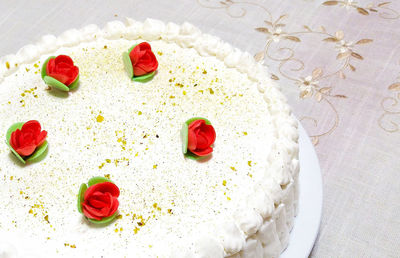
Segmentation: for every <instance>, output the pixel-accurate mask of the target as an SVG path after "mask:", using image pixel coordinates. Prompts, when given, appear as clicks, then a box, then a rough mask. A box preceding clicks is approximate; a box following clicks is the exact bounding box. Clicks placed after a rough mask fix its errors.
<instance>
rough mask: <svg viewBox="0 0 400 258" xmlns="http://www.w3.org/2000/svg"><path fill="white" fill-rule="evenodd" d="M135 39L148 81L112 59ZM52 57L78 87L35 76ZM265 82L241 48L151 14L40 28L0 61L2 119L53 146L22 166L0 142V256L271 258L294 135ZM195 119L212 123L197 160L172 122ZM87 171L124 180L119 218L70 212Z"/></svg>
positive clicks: (281, 224)
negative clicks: (58, 86)
mask: <svg viewBox="0 0 400 258" xmlns="http://www.w3.org/2000/svg"><path fill="white" fill-rule="evenodd" d="M142 41H148V42H149V43H150V44H151V46H152V49H153V51H154V52H155V54H156V57H157V59H158V61H159V68H158V73H157V74H156V76H155V77H154V78H153V80H151V81H150V82H147V83H140V82H132V81H131V80H130V79H129V78H128V77H127V76H126V73H125V71H124V67H123V63H122V60H121V54H122V52H123V51H127V49H128V48H129V47H130V46H132V45H134V44H137V43H140V42H142ZM58 54H67V55H70V56H71V57H72V58H73V60H74V62H75V64H76V65H77V66H79V69H80V86H79V89H78V90H77V91H76V92H72V93H70V94H68V93H61V92H57V91H56V90H50V91H49V90H46V89H47V86H46V85H45V84H44V83H43V81H42V80H41V77H40V67H41V64H42V63H43V62H44V60H46V58H47V57H48V56H50V55H58ZM269 78H270V75H269V73H268V71H267V68H266V67H265V66H263V65H261V64H259V63H256V62H255V61H254V59H253V57H252V56H251V55H250V54H249V53H245V52H242V51H240V50H239V49H236V48H233V47H232V46H231V45H230V44H228V43H225V42H223V41H221V40H220V39H219V38H217V37H215V36H212V35H208V34H203V33H202V32H201V31H200V30H199V29H198V28H196V27H195V26H193V25H191V24H189V23H184V24H182V25H177V24H174V23H167V24H165V23H164V22H161V21H157V20H152V19H147V20H146V21H145V22H143V23H141V22H137V21H135V20H132V19H130V18H128V19H126V22H125V23H123V22H121V21H112V22H109V23H107V24H106V26H105V27H104V28H103V29H100V28H98V27H97V26H96V25H88V26H86V27H84V28H82V29H71V30H68V31H66V32H64V33H63V34H61V35H60V36H58V37H56V36H53V35H46V36H43V37H42V38H41V40H40V41H39V42H38V43H37V44H35V45H27V46H25V47H23V48H21V49H20V50H19V51H18V52H17V54H15V55H7V56H5V57H3V58H1V60H0V110H1V112H0V126H1V127H0V128H3V131H4V133H5V131H6V130H7V128H8V127H9V126H10V125H11V124H13V123H14V122H17V121H27V120H30V119H37V120H39V121H40V122H41V124H42V126H43V129H45V130H47V131H48V134H49V135H48V141H49V151H48V155H47V157H46V158H45V159H44V160H43V161H41V162H40V163H36V164H31V165H28V166H25V167H23V166H20V164H18V161H16V160H15V159H14V158H13V156H12V154H10V151H9V149H8V147H7V145H6V144H5V143H4V142H3V143H2V144H1V145H0V174H1V178H0V180H1V185H2V187H1V188H0V197H1V198H0V204H1V205H0V213H1V214H5V215H4V218H3V220H2V221H1V222H0V257H28V256H29V257H55V256H61V255H66V256H73V255H84V256H100V255H102V256H103V257H114V256H128V257H130V256H131V257H154V256H158V257H277V256H279V254H280V253H281V251H282V250H284V248H286V246H287V244H288V236H289V232H290V229H291V228H292V226H293V219H294V217H295V214H296V210H297V199H298V172H299V162H298V132H297V123H296V120H295V119H294V117H293V116H292V114H291V110H290V107H289V106H288V105H287V103H286V99H285V97H284V96H283V95H282V93H281V92H280V91H279V87H278V85H277V84H276V83H275V82H273V81H271V80H270V79H269ZM99 116H101V117H102V118H103V119H104V120H103V121H102V122H98V121H101V120H98V119H97V118H98V117H99ZM194 116H203V117H207V118H208V119H209V120H210V121H211V122H212V124H213V126H214V128H215V129H216V133H217V140H216V142H215V146H214V152H213V155H212V157H211V158H210V159H209V160H207V161H206V162H197V161H193V160H187V159H185V158H184V157H183V155H182V153H181V145H180V141H179V130H180V128H181V126H182V123H183V122H184V121H186V120H187V119H188V118H191V117H194ZM92 176H107V177H110V179H111V180H113V181H114V182H115V183H116V184H117V185H118V186H119V188H120V190H121V196H120V198H119V199H120V208H119V211H120V215H121V216H120V217H119V218H118V219H117V220H116V221H115V222H113V223H112V224H111V225H109V226H107V227H96V226H93V225H90V224H89V223H88V222H87V221H86V220H85V219H84V218H83V217H82V216H81V214H79V213H78V211H77V209H76V196H77V192H78V189H79V185H80V184H81V183H83V182H87V180H88V179H89V178H91V177H92Z"/></svg>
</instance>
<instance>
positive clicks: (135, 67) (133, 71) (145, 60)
mask: <svg viewBox="0 0 400 258" xmlns="http://www.w3.org/2000/svg"><path fill="white" fill-rule="evenodd" d="M122 59H123V61H124V65H125V69H126V71H127V73H128V76H129V78H132V80H134V81H140V82H145V81H148V80H150V79H151V78H153V77H154V75H155V73H156V70H157V68H158V61H157V58H156V56H155V55H154V53H153V51H152V50H151V46H150V44H149V43H147V42H142V43H140V44H138V45H134V46H133V47H131V48H130V49H129V50H128V52H124V53H123V54H122Z"/></svg>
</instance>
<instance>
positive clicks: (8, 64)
mask: <svg viewBox="0 0 400 258" xmlns="http://www.w3.org/2000/svg"><path fill="white" fill-rule="evenodd" d="M6 67H7V69H10V63H9V62H8V61H7V62H6Z"/></svg>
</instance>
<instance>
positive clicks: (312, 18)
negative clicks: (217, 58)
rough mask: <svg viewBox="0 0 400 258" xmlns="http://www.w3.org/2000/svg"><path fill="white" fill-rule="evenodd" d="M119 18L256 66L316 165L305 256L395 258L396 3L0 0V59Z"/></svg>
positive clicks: (399, 39)
mask: <svg viewBox="0 0 400 258" xmlns="http://www.w3.org/2000/svg"><path fill="white" fill-rule="evenodd" d="M371 2H372V3H371ZM124 17H132V18H134V19H136V20H140V21H142V20H144V19H146V18H148V17H150V18H155V19H160V20H163V21H172V22H176V23H183V22H184V21H188V22H190V23H192V24H194V25H196V26H198V27H199V28H201V29H202V30H203V31H204V32H207V33H210V34H214V35H217V36H219V37H220V38H222V39H223V40H225V41H227V42H230V43H231V44H232V45H234V46H235V47H238V48H240V49H242V50H246V51H248V52H250V53H251V54H254V55H255V58H256V59H257V60H259V61H260V62H264V63H265V65H267V66H268V67H269V69H270V71H271V73H272V78H273V79H275V80H277V82H278V83H280V84H281V86H282V90H283V92H284V93H285V95H286V96H287V97H288V100H289V103H290V105H291V106H292V107H293V111H294V113H295V115H296V116H297V117H298V118H299V119H300V120H301V122H302V124H303V125H304V127H305V128H306V130H307V132H308V134H309V135H310V136H311V140H312V142H313V144H314V145H315V148H316V151H317V154H318V157H319V160H320V164H321V169H322V174H323V181H324V207H323V217H322V223H321V228H320V233H319V236H318V239H317V241H316V244H315V246H314V249H313V252H312V255H311V256H312V257H400V246H399V242H400V180H399V179H398V177H399V174H400V158H399V157H400V147H399V146H400V103H399V101H400V1H393V2H386V1H374V0H369V1H367V0H359V1H352V0H341V1H326V0H281V1H276V0H264V1H262V0H259V1H257V0H222V1H220V0H170V1H161V0H158V1H155V0H147V1H138V0H135V1H134V0H131V1H120V0H118V1H117V0H113V1H111V0H107V1H106V0H102V1H99V0H97V1H94V0H80V1H76V0H74V1H60V0H36V1H30V0H1V1H0V37H1V38H2V43H1V44H0V56H4V55H6V54H10V53H16V52H17V51H18V49H19V48H20V47H22V46H24V45H26V44H29V43H35V42H37V41H38V40H39V39H40V37H41V36H42V35H44V34H49V33H50V34H55V35H59V34H60V33H62V32H63V31H65V30H67V29H70V28H73V27H76V28H81V27H83V26H84V25H87V24H90V23H95V24H98V25H100V26H103V25H104V24H105V23H106V22H107V21H111V20H114V19H119V20H123V19H124Z"/></svg>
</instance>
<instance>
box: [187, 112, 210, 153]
mask: <svg viewBox="0 0 400 258" xmlns="http://www.w3.org/2000/svg"><path fill="white" fill-rule="evenodd" d="M214 141H215V130H214V127H213V126H212V125H208V124H206V122H205V121H204V120H202V119H201V120H195V121H193V122H191V123H190V124H189V128H188V146H187V148H188V150H189V151H191V152H192V153H194V154H196V155H197V156H207V155H209V154H210V153H211V152H212V151H213V149H212V148H211V145H212V144H213V143H214Z"/></svg>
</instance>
